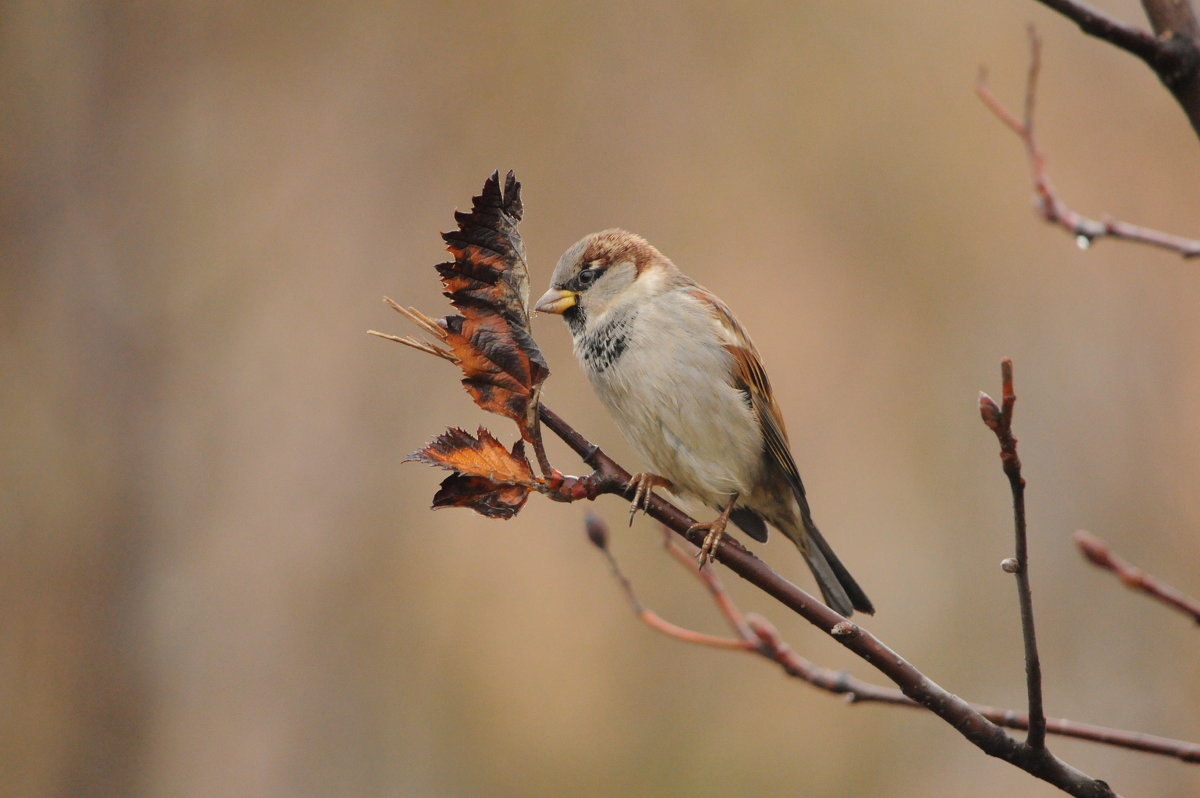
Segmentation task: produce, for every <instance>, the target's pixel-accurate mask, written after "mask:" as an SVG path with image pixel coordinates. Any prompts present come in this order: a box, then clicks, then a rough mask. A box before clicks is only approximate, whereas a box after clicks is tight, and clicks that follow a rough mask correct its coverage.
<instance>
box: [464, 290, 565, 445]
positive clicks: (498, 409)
mask: <svg viewBox="0 0 1200 798" xmlns="http://www.w3.org/2000/svg"><path fill="white" fill-rule="evenodd" d="M467 313H468V315H466V316H448V317H447V318H446V320H445V323H446V338H445V341H446V343H447V344H448V345H449V346H450V349H451V351H452V352H453V353H454V356H455V358H456V359H457V361H458V365H459V368H461V369H462V371H463V380H462V384H463V387H464V388H466V389H467V392H468V393H469V394H471V398H473V399H474V400H475V403H476V404H477V405H479V406H480V407H482V408H483V409H484V410H487V411H489V412H492V413H498V414H500V415H502V416H507V417H508V418H511V419H512V420H513V421H516V422H517V424H518V425H519V426H520V427H521V431H522V435H523V436H524V437H525V438H526V439H528V438H529V435H528V430H527V428H526V426H527V422H528V421H529V420H530V417H531V415H532V413H531V402H532V401H533V399H534V396H535V391H536V389H537V387H538V386H540V385H541V384H542V382H543V381H544V380H545V379H546V377H547V376H548V375H549V373H550V370H549V369H548V368H546V364H545V362H544V361H543V360H542V359H541V355H540V354H539V355H538V356H537V357H536V358H531V357H529V356H528V352H529V351H530V349H531V348H532V349H533V350H534V351H535V352H536V344H534V343H533V337H532V336H530V334H529V332H528V331H527V330H525V329H524V328H523V327H517V326H515V325H513V324H510V323H509V322H508V320H507V319H505V318H504V317H503V316H501V315H499V314H496V313H489V312H480V311H475V310H473V309H472V310H469V311H467Z"/></svg>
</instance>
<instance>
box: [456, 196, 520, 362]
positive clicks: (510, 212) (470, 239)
mask: <svg viewBox="0 0 1200 798" xmlns="http://www.w3.org/2000/svg"><path fill="white" fill-rule="evenodd" d="M454 220H455V221H456V222H458V230H456V231H452V232H449V233H442V239H443V240H445V242H446V245H447V246H446V248H447V249H448V250H449V251H450V254H452V255H453V256H454V261H453V262H452V263H442V264H438V266H437V270H438V273H439V274H441V275H442V284H443V285H445V286H446V295H447V296H449V297H450V301H451V302H453V303H454V306H455V307H457V308H459V309H460V310H465V309H466V307H468V306H470V305H478V306H483V307H490V308H494V309H496V310H498V311H499V312H501V313H503V314H504V316H505V317H506V318H507V319H508V320H509V321H511V322H512V323H514V324H516V325H518V326H520V327H524V328H526V329H528V327H529V310H528V308H529V266H528V264H527V263H526V262H525V245H524V243H523V242H522V241H521V234H520V233H519V232H517V224H518V223H519V222H520V221H521V184H520V183H518V182H517V178H516V176H515V175H513V173H512V172H509V173H508V175H507V177H506V178H505V180H504V190H503V191H501V189H500V173H499V172H493V173H492V176H491V177H489V178H488V179H487V181H486V182H485V183H484V184H483V191H482V193H480V195H479V196H477V197H475V198H474V199H473V200H472V202H471V211H470V213H463V212H461V211H455V213H454ZM535 351H536V348H535Z"/></svg>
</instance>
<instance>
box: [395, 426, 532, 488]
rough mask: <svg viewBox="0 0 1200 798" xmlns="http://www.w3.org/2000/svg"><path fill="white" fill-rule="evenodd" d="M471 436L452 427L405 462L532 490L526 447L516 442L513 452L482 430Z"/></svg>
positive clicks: (406, 458)
mask: <svg viewBox="0 0 1200 798" xmlns="http://www.w3.org/2000/svg"><path fill="white" fill-rule="evenodd" d="M477 434H478V436H479V437H477V438H476V437H472V436H471V433H469V432H467V431H466V430H462V429H459V428H457V427H451V428H450V429H448V430H446V431H445V432H443V433H442V434H441V435H439V436H437V437H436V438H434V439H433V440H432V441H430V442H429V443H428V444H426V445H425V447H424V448H423V449H420V450H418V451H415V452H413V453H412V454H410V455H409V456H408V457H405V458H404V462H409V461H418V462H422V463H428V464H429V465H433V466H438V467H440V468H445V469H449V470H450V471H456V472H458V473H459V474H462V475H464V476H468V477H482V478H483V479H486V480H489V481H491V482H493V483H500V484H506V485H522V486H526V487H532V486H533V484H534V483H533V471H532V470H531V469H530V467H529V461H528V460H526V459H525V444H524V442H522V441H517V442H516V444H515V445H514V446H513V449H512V451H511V452H509V451H508V450H507V449H505V448H504V444H502V443H500V441H498V440H496V439H495V438H494V437H493V436H492V434H491V433H490V432H488V431H487V430H486V429H484V428H483V427H480V428H479V432H478V433H477Z"/></svg>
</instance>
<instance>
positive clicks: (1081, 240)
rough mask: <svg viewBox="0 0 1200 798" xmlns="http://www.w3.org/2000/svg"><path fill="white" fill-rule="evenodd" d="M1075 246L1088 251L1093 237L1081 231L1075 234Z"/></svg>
mask: <svg viewBox="0 0 1200 798" xmlns="http://www.w3.org/2000/svg"><path fill="white" fill-rule="evenodd" d="M1075 246H1077V247H1079V248H1080V249H1082V250H1084V251H1087V249H1088V248H1089V247H1091V246H1092V237H1091V236H1089V235H1084V234H1083V233H1080V234H1079V235H1077V236H1075Z"/></svg>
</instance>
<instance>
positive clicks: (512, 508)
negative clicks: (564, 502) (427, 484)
mask: <svg viewBox="0 0 1200 798" xmlns="http://www.w3.org/2000/svg"><path fill="white" fill-rule="evenodd" d="M528 498H529V488H526V487H524V486H523V485H503V484H500V483H498V482H492V481H491V480H490V479H485V478H483V477H468V476H465V475H463V474H459V473H457V472H456V473H453V474H451V475H450V476H448V477H446V478H445V479H444V480H442V486H441V487H440V488H439V489H438V492H437V493H436V494H434V496H433V509H435V510H440V509H442V508H443V507H469V508H471V509H472V510H474V511H475V512H477V513H479V514H480V515H486V516H487V517H488V518H505V519H507V518H512V517H513V516H514V515H516V514H517V513H518V512H520V510H521V508H522V507H524V506H525V500H526V499H528Z"/></svg>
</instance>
